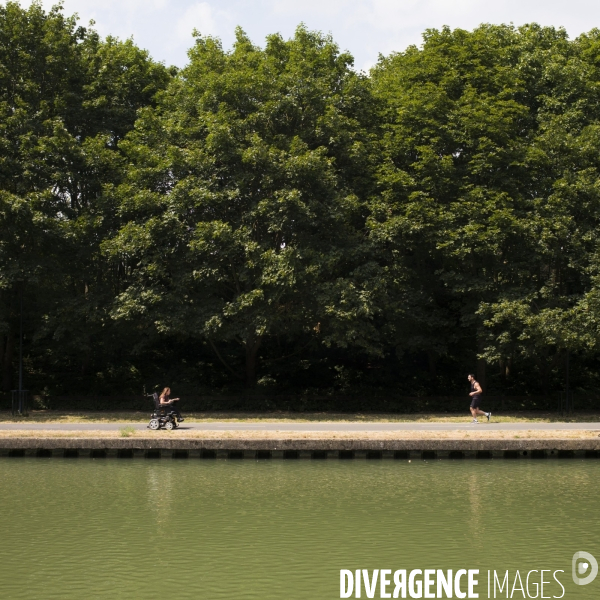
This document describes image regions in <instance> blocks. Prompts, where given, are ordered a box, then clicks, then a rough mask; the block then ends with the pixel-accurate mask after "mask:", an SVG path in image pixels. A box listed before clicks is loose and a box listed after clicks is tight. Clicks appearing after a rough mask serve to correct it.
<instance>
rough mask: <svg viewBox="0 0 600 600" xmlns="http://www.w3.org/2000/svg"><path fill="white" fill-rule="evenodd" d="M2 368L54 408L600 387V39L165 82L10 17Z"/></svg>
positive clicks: (153, 71) (271, 47) (239, 52)
mask: <svg viewBox="0 0 600 600" xmlns="http://www.w3.org/2000/svg"><path fill="white" fill-rule="evenodd" d="M0 128H1V136H0V222H1V231H2V235H1V237H0V364H1V366H2V388H3V389H4V390H9V389H12V388H13V387H14V385H15V371H16V358H17V354H16V350H17V346H18V336H19V321H20V314H21V310H22V312H23V322H24V332H25V336H24V344H25V346H24V351H25V365H26V385H27V387H29V388H30V389H32V390H34V391H36V392H41V391H43V390H46V391H47V392H48V393H50V394H53V393H54V394H55V393H65V392H78V393H91V392H94V393H111V392H112V393H115V392H125V391H126V392H128V393H132V392H139V390H141V388H142V386H143V385H148V386H153V385H156V384H157V383H158V382H161V381H169V382H170V383H172V384H173V385H176V386H179V387H180V388H181V389H185V390H187V391H188V392H191V391H194V392H196V393H201V392H202V393H204V392H207V391H209V390H212V391H228V392H232V391H241V390H243V389H257V390H260V391H271V392H290V391H293V392H319V393H324V392H327V393H329V392H336V391H337V392H344V393H348V392H365V391H370V392H372V393H386V394H396V393H399V394H409V395H417V394H434V393H437V394H452V393H454V392H455V391H456V390H461V391H462V388H463V387H464V385H463V380H464V377H465V374H466V372H468V371H472V370H475V369H477V374H478V376H479V378H480V380H482V381H484V382H485V384H486V386H487V388H488V390H490V391H496V392H501V393H507V394H510V393H514V394H526V393H532V394H541V393H543V394H550V393H551V392H552V391H553V390H556V389H562V378H563V370H564V363H565V359H566V356H567V353H569V355H570V357H571V364H572V370H573V373H572V378H573V380H574V382H575V384H576V385H577V386H578V387H579V388H581V389H585V390H587V391H592V392H595V391H597V390H600V381H599V377H600V363H599V362H598V358H599V356H600V355H599V352H598V341H599V339H600V336H599V327H598V322H597V315H599V314H600V294H599V290H600V279H599V278H600V252H599V251H600V246H599V243H598V242H599V233H598V231H599V229H598V225H599V219H600V180H599V176H598V171H599V168H600V150H599V149H600V31H597V30H592V31H591V32H590V33H588V34H586V35H582V36H580V37H579V38H577V39H575V40H569V39H568V36H567V34H566V32H565V31H564V30H562V29H555V28H548V27H541V26H538V25H535V24H533V25H528V26H524V27H520V28H515V27H513V26H506V25H499V26H493V25H482V26H480V27H479V28H477V29H476V30H474V31H472V32H468V31H463V30H450V29H446V28H444V29H442V30H428V31H426V32H425V34H424V40H423V44H422V46H421V47H418V48H417V47H410V48H408V49H407V50H406V51H404V52H399V53H393V54H392V55H390V56H387V57H382V58H381V59H380V60H379V62H378V64H377V65H376V66H375V67H374V68H373V69H372V71H371V72H370V73H369V74H364V73H358V72H357V71H355V70H354V69H353V62H352V57H351V56H350V55H349V54H347V53H343V52H340V50H339V48H338V47H337V45H336V44H335V43H334V41H333V40H332V39H331V37H329V36H324V35H322V34H321V33H318V32H311V31H308V30H307V29H306V28H304V27H302V26H301V27H299V28H298V29H297V31H296V34H295V36H294V37H293V38H292V39H290V40H285V39H283V38H282V37H281V36H280V35H272V36H269V37H268V38H267V40H266V42H265V45H264V47H258V46H256V45H255V44H253V43H252V42H251V40H249V39H248V37H247V36H246V34H245V33H244V32H243V31H242V30H240V29H238V30H237V32H236V41H235V44H234V45H233V48H232V49H231V50H224V49H223V48H222V46H221V43H220V41H219V40H218V39H215V38H212V37H206V36H201V35H200V34H196V36H195V43H194V45H193V47H192V48H191V50H190V51H189V62H188V64H187V66H186V67H185V68H183V69H181V70H178V69H175V68H166V67H165V66H164V65H162V64H161V63H158V62H156V61H154V60H152V58H151V57H150V56H149V55H148V53H147V52H145V51H143V50H141V49H139V48H137V47H136V46H135V44H134V43H133V42H132V41H131V40H127V41H120V40H118V39H114V38H111V37H108V38H106V39H101V38H100V37H99V36H98V34H97V33H96V32H95V31H94V30H93V29H91V28H84V27H80V26H78V25H77V20H76V18H74V17H65V16H64V15H63V12H62V9H61V8H60V7H57V8H54V9H52V10H51V11H50V12H45V11H44V10H43V9H42V8H41V5H39V4H35V3H34V4H33V5H32V6H31V7H30V8H28V9H24V8H22V7H20V6H19V5H18V4H17V3H14V2H8V3H7V4H6V5H5V6H0Z"/></svg>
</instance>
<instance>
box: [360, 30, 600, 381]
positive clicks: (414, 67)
mask: <svg viewBox="0 0 600 600" xmlns="http://www.w3.org/2000/svg"><path fill="white" fill-rule="evenodd" d="M595 37H596V34H590V36H584V37H582V38H580V39H579V40H577V41H576V42H574V43H571V42H569V41H568V39H567V36H566V33H565V32H564V30H556V29H553V28H542V27H539V26H537V25H531V26H526V27H522V28H518V29H517V28H514V27H510V26H490V25H485V26H481V27H479V28H478V29H476V30H475V31H473V32H466V31H462V30H455V31H451V30H450V29H448V28H445V29H443V30H441V31H436V30H430V31H427V32H426V34H425V36H424V45H423V47H422V49H417V48H416V47H413V48H409V49H408V50H407V51H406V52H404V53H400V54H393V55H392V56H390V57H388V58H385V59H382V60H381V61H380V64H379V65H378V66H377V67H376V68H375V69H374V71H373V80H374V86H375V89H376V90H377V93H378V94H379V95H380V96H381V97H382V98H383V99H384V100H385V101H386V105H387V107H388V108H387V112H386V113H385V114H384V118H385V120H386V122H387V125H386V128H387V132H386V135H385V137H384V145H385V154H386V160H385V161H383V162H382V166H381V169H380V182H381V186H382V190H383V193H382V196H381V199H380V200H378V201H377V204H376V205H375V206H374V207H373V217H372V228H373V235H374V236H376V238H377V239H378V240H379V241H380V242H381V243H382V244H392V245H393V246H395V247H396V249H397V253H398V255H399V256H400V257H401V259H402V260H403V261H404V262H405V263H407V264H409V265H410V266H411V268H412V273H413V280H412V281H413V285H414V286H419V287H420V288H421V289H422V291H423V293H424V295H425V297H426V298H427V299H428V300H429V301H428V302H425V303H422V304H421V306H422V308H421V311H420V312H421V313H423V311H425V315H424V318H421V319H419V320H417V321H416V323H421V322H425V325H424V329H425V331H429V334H428V335H427V336H422V339H423V342H422V343H423V348H424V349H425V350H430V349H431V348H432V346H433V347H434V348H435V351H436V352H439V351H442V352H443V351H446V350H445V349H446V348H449V347H450V346H451V345H452V344H453V343H456V342H459V343H460V340H461V338H462V340H464V341H463V342H462V343H463V344H464V343H469V344H470V345H471V348H472V350H473V351H474V352H475V353H477V354H478V355H479V356H480V358H481V359H487V360H488V361H489V362H491V361H500V362H505V360H506V359H507V358H510V357H511V356H513V355H515V356H516V355H517V354H519V353H520V356H527V357H529V358H531V359H532V360H534V361H537V364H538V367H539V369H540V373H541V374H542V377H543V379H544V380H545V381H546V383H547V381H548V374H549V369H551V368H552V366H555V365H556V359H555V358H553V357H556V356H558V355H560V350H561V349H564V348H566V346H565V344H566V343H567V342H566V340H567V339H570V337H571V336H566V335H562V334H561V335H559V334H558V332H557V331H556V332H555V333H554V334H550V332H549V330H550V329H551V326H550V323H555V324H557V323H559V322H560V323H563V322H567V321H568V320H569V316H568V315H569V311H570V310H571V309H572V307H573V306H574V304H575V303H576V302H577V298H578V297H580V296H578V294H581V293H582V292H583V291H584V290H585V289H586V285H587V283H586V281H587V280H588V279H589V278H588V277H587V276H586V274H585V269H586V265H587V264H588V263H589V258H590V256H591V254H590V253H591V252H593V251H594V248H595V246H596V234H595V232H596V231H597V226H598V209H597V205H596V192H595V189H594V188H595V182H596V180H597V175H596V156H594V153H590V151H589V150H590V148H591V145H592V144H593V142H592V139H593V138H594V135H595V133H594V131H595V128H594V127H591V128H590V125H591V124H592V123H595V122H596V121H597V115H596V114H595V110H589V108H590V106H591V104H593V105H595V102H596V101H595V93H596V91H595V87H596V86H595V84H593V83H591V82H593V81H594V80H595V79H594V78H595V74H594V70H595V66H593V61H592V62H590V60H589V54H590V52H591V50H590V47H594V43H595V42H593V38H595ZM584 47H585V48H586V51H585V52H587V54H588V57H587V58H583V56H582V55H583V54H584V52H583V51H582V48H584ZM592 54H593V52H592ZM586 82H590V83H586ZM588 140H589V141H588ZM559 273H560V275H559ZM557 311H558V312H557ZM529 314H531V315H533V316H535V315H537V316H535V318H534V317H533V316H532V318H529V317H528V316H526V315H529ZM427 321H428V323H427ZM557 326H558V325H557ZM531 328H533V329H531ZM519 329H520V332H515V330H519ZM525 330H527V331H525ZM534 330H535V331H536V332H535V333H534ZM542 330H545V333H542ZM511 332H512V333H511ZM515 335H516V336H517V338H519V339H520V342H519V343H520V344H521V350H519V352H517V354H515V352H516V349H515V346H514V344H513V342H514V341H515V339H516V338H515ZM519 336H520V337H519ZM557 336H558V338H560V339H561V340H565V341H564V343H563V342H560V343H558V345H557V341H556V340H557V339H558V338H557ZM413 339H414V338H413ZM417 339H418V338H417ZM469 340H471V341H469ZM509 340H511V342H510V343H509ZM542 340H545V341H543V342H542ZM511 344H513V345H512V346H511ZM480 366H481V367H482V366H483V364H482V363H481V362H480ZM480 371H482V372H481V374H480V376H482V375H483V369H480ZM544 387H545V389H546V390H547V389H548V386H547V385H545V386H544Z"/></svg>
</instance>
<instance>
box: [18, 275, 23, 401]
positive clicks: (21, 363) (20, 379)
mask: <svg viewBox="0 0 600 600" xmlns="http://www.w3.org/2000/svg"><path fill="white" fill-rule="evenodd" d="M20 321H21V322H20V325H19V395H21V393H22V391H23V288H22V287H21V318H20Z"/></svg>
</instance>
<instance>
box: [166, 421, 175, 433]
mask: <svg viewBox="0 0 600 600" xmlns="http://www.w3.org/2000/svg"><path fill="white" fill-rule="evenodd" d="M165 429H166V430H167V431H171V429H175V425H174V424H173V421H167V422H166V423H165Z"/></svg>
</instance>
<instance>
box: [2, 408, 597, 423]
mask: <svg viewBox="0 0 600 600" xmlns="http://www.w3.org/2000/svg"><path fill="white" fill-rule="evenodd" d="M149 416H150V413H149V412H148V411H144V412H141V411H138V412H132V411H124V412H61V411H32V412H31V413H30V414H29V416H28V417H12V416H11V414H10V413H9V412H0V423H20V422H27V423H144V422H147V421H148V419H149ZM185 418H186V421H187V422H189V423H210V422H231V423H310V422H323V423H367V422H368V423H465V422H469V421H470V420H471V416H470V415H469V414H468V413H460V414H457V413H437V414H436V413H431V414H419V413H411V414H395V413H329V412H315V413H292V412H268V413H250V412H249V413H244V412H202V413H185ZM484 420H485V418H484ZM492 420H493V421H494V422H496V423H595V422H600V413H583V412H582V413H577V414H575V415H573V416H570V417H564V416H561V415H560V414H558V413H550V412H522V413H521V412H513V413H494V415H493V417H492Z"/></svg>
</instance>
